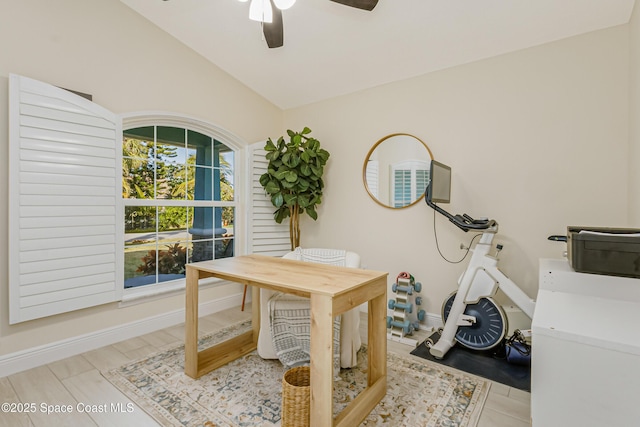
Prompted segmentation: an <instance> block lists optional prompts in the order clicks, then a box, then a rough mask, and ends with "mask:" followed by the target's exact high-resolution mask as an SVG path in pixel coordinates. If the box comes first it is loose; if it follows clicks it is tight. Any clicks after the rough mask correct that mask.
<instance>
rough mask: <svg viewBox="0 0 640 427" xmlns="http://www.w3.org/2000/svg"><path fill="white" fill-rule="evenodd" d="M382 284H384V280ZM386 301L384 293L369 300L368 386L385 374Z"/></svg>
mask: <svg viewBox="0 0 640 427" xmlns="http://www.w3.org/2000/svg"><path fill="white" fill-rule="evenodd" d="M384 285H385V286H386V282H385V284H384ZM386 302H387V295H386V293H383V294H382V295H379V296H377V297H375V298H373V299H371V300H369V316H368V320H369V329H368V340H369V344H368V352H369V359H368V360H369V375H368V385H369V386H371V385H373V383H375V382H376V381H377V380H378V379H379V378H382V377H386V375H387V330H386V326H387V322H386V317H387V306H386Z"/></svg>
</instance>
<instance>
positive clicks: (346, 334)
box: [258, 248, 362, 368]
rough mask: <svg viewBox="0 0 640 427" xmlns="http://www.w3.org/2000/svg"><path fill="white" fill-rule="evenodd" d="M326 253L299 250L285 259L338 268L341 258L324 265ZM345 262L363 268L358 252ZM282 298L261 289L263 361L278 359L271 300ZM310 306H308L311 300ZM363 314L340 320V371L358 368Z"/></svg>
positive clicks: (346, 256) (355, 310) (349, 313)
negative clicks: (338, 260) (361, 317)
mask: <svg viewBox="0 0 640 427" xmlns="http://www.w3.org/2000/svg"><path fill="white" fill-rule="evenodd" d="M323 251H330V250H323V249H301V248H297V249H296V250H295V251H293V252H289V253H287V254H286V255H284V256H283V258H286V259H296V260H301V261H309V262H319V263H327V264H328V263H331V264H336V259H337V258H331V259H327V260H326V262H323V258H322V256H318V255H317V254H318V253H320V254H322V253H323ZM305 254H311V256H305ZM343 260H344V261H343V262H344V266H345V267H354V268H358V267H360V256H359V255H358V254H356V253H354V252H349V251H346V252H344V256H343ZM280 296H281V292H277V291H272V290H269V289H260V325H261V328H260V333H259V335H258V355H260V357H262V358H263V359H278V355H277V354H276V350H275V348H274V346H273V339H272V336H271V328H270V313H269V300H270V299H271V298H278V297H280ZM291 300H297V301H298V303H299V302H300V297H295V296H293V298H292V299H291ZM306 300H307V303H306V304H307V305H308V299H306ZM359 328H360V314H359V310H358V308H357V307H356V308H353V309H351V310H349V311H347V312H346V313H343V314H342V315H341V319H340V367H341V368H352V367H354V366H356V365H357V359H358V357H357V353H358V350H359V349H360V347H361V345H362V339H361V337H360V330H359Z"/></svg>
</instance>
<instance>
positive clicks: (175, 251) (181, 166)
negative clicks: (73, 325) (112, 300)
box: [122, 126, 235, 288]
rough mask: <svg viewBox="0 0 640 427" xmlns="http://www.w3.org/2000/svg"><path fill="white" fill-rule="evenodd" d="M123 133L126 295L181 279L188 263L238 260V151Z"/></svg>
mask: <svg viewBox="0 0 640 427" xmlns="http://www.w3.org/2000/svg"><path fill="white" fill-rule="evenodd" d="M123 134H124V136H123V144H122V145H123V147H122V153H123V161H122V195H123V198H124V200H125V212H124V218H123V221H124V225H125V227H124V229H125V241H124V248H125V272H124V275H125V288H128V287H136V286H143V285H150V284H155V283H161V282H166V281H171V280H177V279H182V278H184V275H185V265H186V263H188V262H196V261H205V260H211V259H217V258H223V257H229V256H233V254H234V249H235V246H234V219H235V207H234V206H229V202H233V201H234V199H235V196H234V187H233V177H234V153H233V151H232V150H231V149H230V148H229V147H227V146H226V145H225V144H223V143H221V142H219V141H217V140H215V139H213V138H211V137H210V136H207V135H204V134H202V133H199V132H195V131H193V130H188V129H184V128H179V127H167V126H158V127H154V126H148V127H140V128H135V129H128V130H125V131H124V132H123ZM203 202H210V205H208V206H203ZM216 205H218V206H216ZM220 205H222V206H220Z"/></svg>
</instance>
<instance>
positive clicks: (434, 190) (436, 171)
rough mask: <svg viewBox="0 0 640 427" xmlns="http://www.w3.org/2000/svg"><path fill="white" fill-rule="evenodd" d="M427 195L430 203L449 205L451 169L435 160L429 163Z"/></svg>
mask: <svg viewBox="0 0 640 427" xmlns="http://www.w3.org/2000/svg"><path fill="white" fill-rule="evenodd" d="M429 176H430V177H431V184H430V185H429V195H430V196H431V197H430V199H431V201H432V202H435V203H449V200H450V198H451V168H450V167H449V166H447V165H443V164H442V163H440V162H436V161H435V160H432V161H431V172H430V174H429Z"/></svg>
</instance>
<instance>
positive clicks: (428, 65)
mask: <svg viewBox="0 0 640 427" xmlns="http://www.w3.org/2000/svg"><path fill="white" fill-rule="evenodd" d="M121 1H122V2H123V3H125V4H126V5H127V6H129V7H131V8H132V9H134V10H135V11H137V12H138V13H140V14H141V15H143V16H144V17H146V18H147V19H149V20H150V21H151V22H153V23H154V24H156V25H157V26H158V27H160V28H162V29H163V30H165V31H166V32H168V33H169V34H171V35H173V36H174V37H175V38H177V39H178V40H180V41H181V42H182V43H184V44H185V45H187V46H189V47H191V48H192V49H193V50H195V51H196V52H198V53H200V54H201V55H202V56H204V57H205V58H207V59H208V60H210V61H211V62H212V63H214V64H216V65H217V66H218V67H220V68H221V69H223V70H225V71H226V72H228V73H229V74H231V75H233V76H234V77H235V78H237V79H238V80H240V81H241V82H243V83H244V84H246V85H247V86H248V87H250V88H252V89H253V90H255V91H256V92H257V93H259V94H261V95H262V96H264V97H265V98H266V99H268V100H270V101H271V102H272V103H274V104H275V105H277V106H279V107H281V108H283V109H288V108H293V107H298V106H301V105H305V104H308V103H312V102H316V101H320V100H323V99H327V98H331V97H335V96H339V95H343V94H347V93H352V92H356V91H359V90H363V89H367V88H370V87H374V86H378V85H382V84H385V83H389V82H393V81H398V80H402V79H406V78H410V77H414V76H417V75H421V74H425V73H428V72H431V71H436V70H441V69H444V68H448V67H452V66H456V65H460V64H464V63H468V62H472V61H476V60H479V59H483V58H488V57H491V56H496V55H500V54H503V53H507V52H512V51H515V50H519V49H524V48H527V47H531V46H536V45H540V44H543V43H547V42H551V41H554V40H559V39H562V38H566V37H571V36H575V35H578V34H582V33H586V32H590V31H595V30H599V29H603V28H607V27H611V26H615V25H620V24H625V23H627V22H628V21H629V18H630V16H631V12H632V9H633V6H634V2H635V0H380V1H379V3H378V5H377V7H376V8H375V9H374V10H373V11H371V12H367V11H363V10H359V9H354V8H351V7H347V6H344V5H341V4H338V3H334V2H332V1H329V0H298V1H297V3H296V4H294V5H293V7H291V8H290V9H288V10H286V11H283V13H282V16H283V21H284V46H283V47H281V48H277V49H269V48H268V47H267V45H266V43H265V41H264V40H263V37H262V29H261V26H260V23H258V22H255V21H250V20H249V3H241V2H239V1H238V0H168V1H163V0H121Z"/></svg>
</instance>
